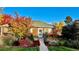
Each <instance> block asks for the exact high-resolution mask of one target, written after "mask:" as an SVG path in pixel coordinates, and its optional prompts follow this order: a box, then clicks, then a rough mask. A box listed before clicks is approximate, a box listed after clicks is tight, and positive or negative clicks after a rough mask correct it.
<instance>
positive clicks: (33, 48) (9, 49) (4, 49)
mask: <svg viewBox="0 0 79 59" xmlns="http://www.w3.org/2000/svg"><path fill="white" fill-rule="evenodd" d="M0 51H39V48H38V47H29V48H21V47H9V48H0Z"/></svg>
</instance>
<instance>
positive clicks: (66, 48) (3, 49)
mask: <svg viewBox="0 0 79 59" xmlns="http://www.w3.org/2000/svg"><path fill="white" fill-rule="evenodd" d="M48 50H49V51H78V50H77V49H73V48H68V47H64V46H50V47H48ZM0 51H39V47H29V48H21V47H8V48H0Z"/></svg>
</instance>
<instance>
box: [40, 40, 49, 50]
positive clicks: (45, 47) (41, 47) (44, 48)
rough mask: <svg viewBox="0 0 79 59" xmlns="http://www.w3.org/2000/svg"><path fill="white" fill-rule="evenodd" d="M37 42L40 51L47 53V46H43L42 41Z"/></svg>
mask: <svg viewBox="0 0 79 59" xmlns="http://www.w3.org/2000/svg"><path fill="white" fill-rule="evenodd" d="M39 41H40V46H39V48H40V51H48V48H47V46H46V45H45V44H44V41H43V39H39Z"/></svg>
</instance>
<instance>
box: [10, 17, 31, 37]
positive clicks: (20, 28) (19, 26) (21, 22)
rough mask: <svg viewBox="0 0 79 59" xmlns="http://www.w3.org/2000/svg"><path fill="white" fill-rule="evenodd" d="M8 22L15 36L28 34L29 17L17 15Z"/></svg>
mask: <svg viewBox="0 0 79 59" xmlns="http://www.w3.org/2000/svg"><path fill="white" fill-rule="evenodd" d="M10 24H11V26H12V31H13V32H14V33H15V35H16V36H17V37H23V36H25V35H27V34H28V30H29V28H30V26H31V19H29V18H25V17H19V18H17V19H16V20H12V21H11V22H10Z"/></svg>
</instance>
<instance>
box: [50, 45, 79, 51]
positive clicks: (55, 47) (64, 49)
mask: <svg viewBox="0 0 79 59" xmlns="http://www.w3.org/2000/svg"><path fill="white" fill-rule="evenodd" d="M48 49H49V51H78V50H77V49H73V48H68V47H64V46H50V47H48Z"/></svg>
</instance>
